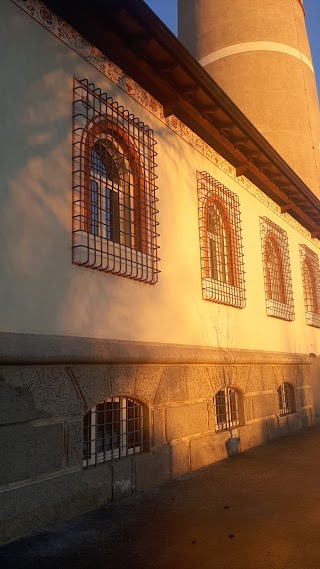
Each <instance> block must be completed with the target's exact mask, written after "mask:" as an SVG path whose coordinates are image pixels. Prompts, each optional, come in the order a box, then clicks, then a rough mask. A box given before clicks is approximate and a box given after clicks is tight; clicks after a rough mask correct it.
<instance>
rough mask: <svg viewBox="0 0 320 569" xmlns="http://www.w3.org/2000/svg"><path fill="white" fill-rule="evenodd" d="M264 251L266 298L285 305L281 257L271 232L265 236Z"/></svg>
mask: <svg viewBox="0 0 320 569" xmlns="http://www.w3.org/2000/svg"><path fill="white" fill-rule="evenodd" d="M264 249H265V251H264V254H265V271H266V295H267V298H268V299H269V300H275V301H277V302H281V303H282V304H286V291H285V286H284V270H283V262H282V255H281V250H280V247H279V243H278V241H277V239H276V237H275V235H274V234H273V233H272V231H268V233H267V235H266V238H265V243H264Z"/></svg>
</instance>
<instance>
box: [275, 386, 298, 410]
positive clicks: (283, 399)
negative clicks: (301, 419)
mask: <svg viewBox="0 0 320 569" xmlns="http://www.w3.org/2000/svg"><path fill="white" fill-rule="evenodd" d="M278 403H279V414H280V415H291V413H295V412H296V402H295V396H294V388H293V386H292V385H290V383H282V384H281V385H280V386H279V387H278Z"/></svg>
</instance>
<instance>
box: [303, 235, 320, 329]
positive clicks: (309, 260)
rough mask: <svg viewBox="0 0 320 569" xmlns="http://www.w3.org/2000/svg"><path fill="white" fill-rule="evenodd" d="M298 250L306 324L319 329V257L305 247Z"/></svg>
mask: <svg viewBox="0 0 320 569" xmlns="http://www.w3.org/2000/svg"><path fill="white" fill-rule="evenodd" d="M299 250H300V262H301V274H302V285H303V296H304V306H305V313H306V322H307V324H308V325H309V326H315V327H316V328H320V269H319V257H318V255H317V254H316V253H314V252H313V251H311V249H309V247H307V246H306V245H300V247H299Z"/></svg>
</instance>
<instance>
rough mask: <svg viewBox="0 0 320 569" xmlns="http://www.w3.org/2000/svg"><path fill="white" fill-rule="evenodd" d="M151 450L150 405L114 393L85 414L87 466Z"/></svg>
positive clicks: (84, 457)
mask: <svg viewBox="0 0 320 569" xmlns="http://www.w3.org/2000/svg"><path fill="white" fill-rule="evenodd" d="M147 450H149V442H148V408H147V407H146V406H145V405H143V404H141V403H139V401H136V400H135V399H131V398H129V397H111V398H110V399H106V400H105V401H103V402H102V403H99V405H96V406H95V407H93V409H91V411H89V412H88V413H87V414H86V415H85V417H84V424H83V466H84V467H88V466H96V465H97V464H101V463H104V462H107V461H108V460H114V459H119V458H122V457H125V456H129V455H133V454H140V453H142V452H145V451H147Z"/></svg>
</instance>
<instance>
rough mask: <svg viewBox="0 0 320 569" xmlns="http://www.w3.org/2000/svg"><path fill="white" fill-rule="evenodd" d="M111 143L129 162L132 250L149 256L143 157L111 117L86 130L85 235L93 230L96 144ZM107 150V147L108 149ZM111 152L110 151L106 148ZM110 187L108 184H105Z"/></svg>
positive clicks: (84, 157)
mask: <svg viewBox="0 0 320 569" xmlns="http://www.w3.org/2000/svg"><path fill="white" fill-rule="evenodd" d="M108 139H109V140H110V142H113V143H114V142H115V143H116V145H117V147H118V148H117V149H118V152H119V153H120V154H122V155H123V158H124V160H127V161H128V164H129V171H128V172H127V173H128V175H129V176H130V177H131V178H132V181H131V180H129V181H126V182H124V183H125V184H126V185H127V186H129V191H130V190H131V191H132V197H133V213H134V221H133V223H132V227H133V232H132V233H131V236H132V237H133V238H134V246H133V247H132V248H133V249H136V250H137V251H141V252H142V253H147V252H148V250H147V249H148V248H147V236H146V233H147V204H146V199H145V197H146V196H145V179H144V175H143V168H142V165H141V162H140V157H139V153H138V151H137V149H136V148H135V145H134V141H132V139H131V138H130V135H129V133H127V132H126V131H125V130H124V127H123V126H121V125H119V124H115V123H114V122H113V119H112V116H107V117H104V118H101V119H99V120H98V121H97V122H95V123H92V124H91V125H90V126H89V128H88V129H87V130H84V132H83V136H82V141H81V157H82V160H83V168H82V169H81V170H82V172H84V180H83V182H84V189H85V214H84V217H85V227H84V229H85V231H88V232H90V233H92V231H91V230H90V229H91V228H90V221H91V219H92V189H91V180H92V150H93V146H94V144H95V142H96V141H97V140H108ZM106 148H107V145H106ZM107 150H108V148H107ZM106 183H107V182H106Z"/></svg>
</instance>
